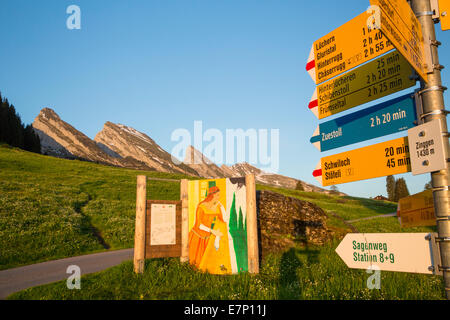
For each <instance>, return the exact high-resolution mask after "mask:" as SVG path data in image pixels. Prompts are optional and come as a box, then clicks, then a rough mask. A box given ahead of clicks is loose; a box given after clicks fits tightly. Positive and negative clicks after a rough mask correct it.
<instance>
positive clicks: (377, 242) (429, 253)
mask: <svg viewBox="0 0 450 320" xmlns="http://www.w3.org/2000/svg"><path fill="white" fill-rule="evenodd" d="M428 237H431V238H430V239H432V240H434V239H433V237H434V235H432V234H429V233H349V234H347V235H346V236H345V238H344V239H343V240H342V242H341V243H340V244H339V246H338V247H337V248H336V253H337V254H338V255H339V257H341V259H342V260H343V261H344V262H345V264H346V265H347V266H348V267H349V268H353V269H366V270H367V269H369V268H372V266H374V265H375V266H377V267H379V268H380V270H385V271H398V272H411V273H424V274H442V272H440V271H439V270H438V267H437V265H438V262H437V260H438V259H439V257H438V249H437V246H436V245H435V244H433V243H435V241H430V240H427V239H428Z"/></svg>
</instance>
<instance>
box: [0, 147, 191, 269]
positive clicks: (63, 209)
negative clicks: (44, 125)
mask: <svg viewBox="0 0 450 320" xmlns="http://www.w3.org/2000/svg"><path fill="white" fill-rule="evenodd" d="M139 174H145V175H148V176H152V177H161V178H177V179H181V178H184V176H181V175H175V174H167V173H158V172H145V171H137V170H127V169H122V168H113V167H109V166H103V165H98V164H94V163H89V162H83V161H76V160H64V159H57V158H53V157H49V156H43V155H37V154H34V153H30V152H25V151H22V150H19V149H15V148H9V147H7V146H5V145H3V146H1V147H0V269H6V268H11V267H15V266H20V265H25V264H30V263H35V262H41V261H45V260H53V259H57V258H63V257H69V256H75V255H80V254H85V253H90V252H96V251H102V250H106V249H107V248H110V249H122V248H131V247H133V245H134V243H133V239H134V219H135V215H136V211H135V203H136V176H137V175H139ZM148 192H149V198H150V199H167V200H176V199H179V197H180V195H179V184H177V183H173V182H172V183H171V182H159V181H158V182H157V183H151V184H149V185H148Z"/></svg>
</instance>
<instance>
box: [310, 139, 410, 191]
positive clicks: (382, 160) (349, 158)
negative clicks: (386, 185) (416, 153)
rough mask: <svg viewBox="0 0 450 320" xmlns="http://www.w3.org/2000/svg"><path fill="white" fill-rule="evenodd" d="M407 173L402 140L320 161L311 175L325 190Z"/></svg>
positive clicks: (405, 141) (406, 149)
mask: <svg viewBox="0 0 450 320" xmlns="http://www.w3.org/2000/svg"><path fill="white" fill-rule="evenodd" d="M355 134H356V133H355ZM410 171H411V160H410V155H409V146H408V138H406V137H405V138H398V139H395V140H391V141H386V142H382V143H378V144H375V145H371V146H368V147H364V148H360V149H356V150H351V151H347V152H343V153H339V154H336V155H332V156H329V157H325V158H322V159H321V161H320V163H319V165H318V166H317V168H316V170H314V172H313V176H314V177H315V178H316V179H317V180H318V181H319V182H320V183H321V184H322V185H323V186H324V187H326V186H331V185H336V184H341V183H347V182H353V181H359V180H366V179H372V178H378V177H384V176H388V175H395V174H401V173H406V172H410Z"/></svg>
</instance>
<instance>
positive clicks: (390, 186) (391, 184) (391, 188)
mask: <svg viewBox="0 0 450 320" xmlns="http://www.w3.org/2000/svg"><path fill="white" fill-rule="evenodd" d="M386 191H387V195H388V199H389V201H395V200H394V196H395V195H394V193H395V178H394V177H393V176H387V177H386Z"/></svg>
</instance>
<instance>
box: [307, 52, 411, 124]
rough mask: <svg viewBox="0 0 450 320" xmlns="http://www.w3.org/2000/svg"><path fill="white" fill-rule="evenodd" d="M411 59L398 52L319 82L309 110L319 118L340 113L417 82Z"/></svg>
mask: <svg viewBox="0 0 450 320" xmlns="http://www.w3.org/2000/svg"><path fill="white" fill-rule="evenodd" d="M412 75H413V70H412V68H411V66H410V65H409V63H408V61H406V59H405V58H403V56H402V55H401V54H400V53H399V52H398V51H397V50H395V51H393V52H392V53H388V54H387V55H384V56H382V57H380V58H378V59H376V60H374V61H371V62H369V63H367V64H365V65H363V66H361V67H359V68H356V69H354V70H352V71H349V72H347V73H345V74H344V75H342V76H339V77H337V78H335V79H332V80H329V81H327V82H325V83H323V84H321V85H319V86H318V87H317V88H316V90H315V91H314V94H313V96H312V98H311V101H310V103H309V109H310V110H311V111H312V112H313V113H314V114H315V115H316V116H317V117H318V118H319V119H323V118H326V117H328V116H331V115H334V114H337V113H340V112H342V111H345V110H348V109H350V108H353V107H356V106H359V105H361V104H364V103H367V102H369V101H373V100H376V99H379V98H381V97H385V96H387V95H390V94H392V93H395V92H397V91H401V90H403V89H406V88H410V87H412V86H414V85H415V84H416V80H414V79H413V78H412V77H411V76H412Z"/></svg>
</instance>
